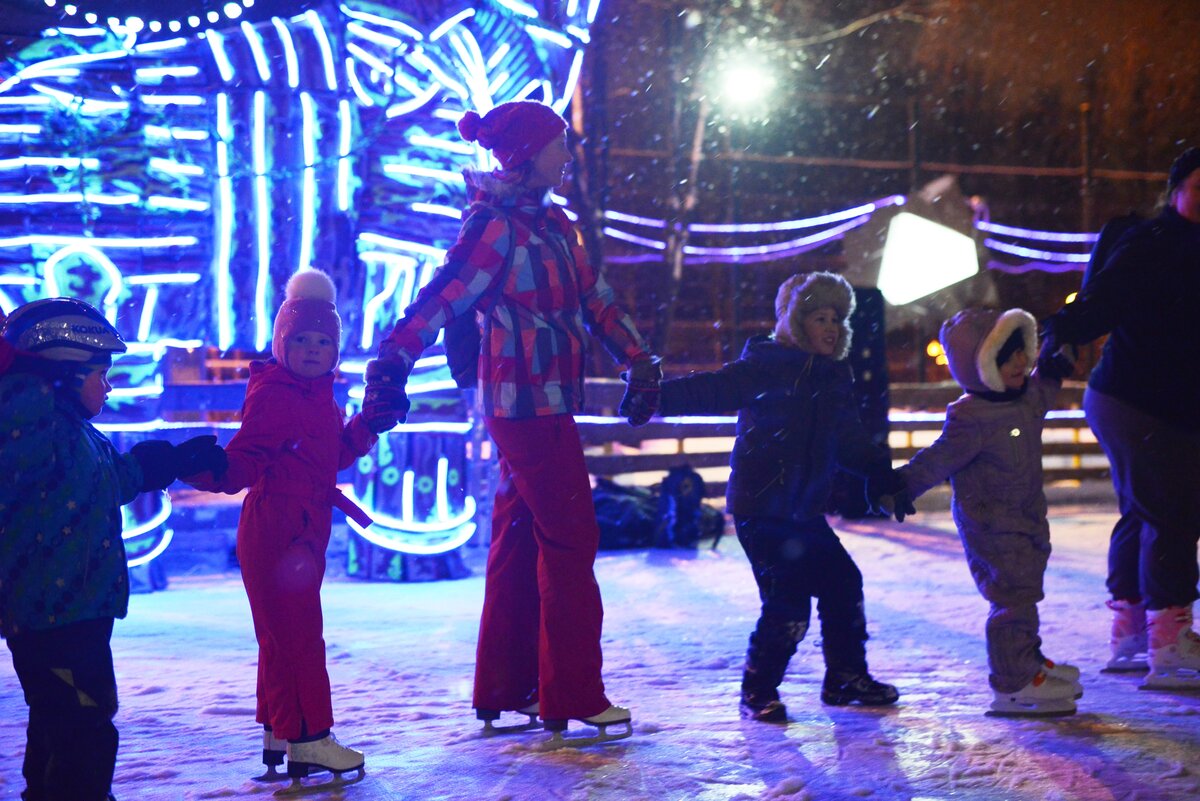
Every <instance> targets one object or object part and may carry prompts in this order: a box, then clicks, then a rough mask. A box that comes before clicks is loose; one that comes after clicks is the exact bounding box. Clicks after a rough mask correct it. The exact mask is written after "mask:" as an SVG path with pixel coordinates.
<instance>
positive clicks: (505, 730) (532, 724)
mask: <svg viewBox="0 0 1200 801" xmlns="http://www.w3.org/2000/svg"><path fill="white" fill-rule="evenodd" d="M541 728H542V724H541V722H539V721H538V719H537V718H535V717H534V716H533V715H530V716H529V721H528V722H526V723H513V724H510V725H507V726H497V725H496V724H495V723H493V722H492V721H490V720H485V721H484V722H483V731H482V732H480V736H481V737H500V736H502V735H505V734H520V733H521V732H525V731H538V730H540V729H541Z"/></svg>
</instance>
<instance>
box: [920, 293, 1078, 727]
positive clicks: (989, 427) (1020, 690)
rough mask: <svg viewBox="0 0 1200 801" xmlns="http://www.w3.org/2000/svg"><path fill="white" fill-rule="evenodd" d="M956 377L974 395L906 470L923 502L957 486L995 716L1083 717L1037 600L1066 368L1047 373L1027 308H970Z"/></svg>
mask: <svg viewBox="0 0 1200 801" xmlns="http://www.w3.org/2000/svg"><path fill="white" fill-rule="evenodd" d="M940 338H941V343H942V348H943V349H944V350H945V352H946V357H947V359H948V360H949V366H950V374H951V375H952V376H953V377H954V380H955V381H957V382H958V383H959V384H960V385H961V386H962V388H963V389H964V390H965V393H964V394H963V395H962V397H960V398H959V399H958V400H956V401H954V402H953V403H951V404H950V405H949V406H948V407H946V422H945V426H944V428H943V429H942V434H941V436H940V437H939V438H938V439H937V441H936V442H934V443H933V444H932V445H930V446H929V447H928V448H925V449H924V450H922V451H920V452H919V453H917V455H916V456H914V457H913V458H912V460H911V461H910V462H909V463H908V464H907V465H905V466H904V467H901V468H900V473H901V474H902V475H903V476H904V479H905V482H906V483H907V485H908V491H909V493H910V496H911V497H912V498H917V497H918V496H920V495H921V494H923V493H924V492H926V491H928V490H929V489H930V488H932V487H934V486H936V485H938V484H940V483H942V482H943V481H945V480H946V479H947V478H949V479H950V484H951V486H952V488H953V490H954V498H953V502H952V505H951V509H952V511H953V515H954V523H955V525H957V526H958V532H959V536H960V537H961V538H962V543H963V549H964V550H965V551H966V556H967V565H968V567H969V568H970V570H971V576H972V577H973V578H974V579H975V584H976V586H977V587H978V588H979V592H980V593H981V594H982V595H983V597H984V598H986V599H987V600H988V602H989V603H991V612H990V614H989V615H988V619H987V627H986V634H987V653H988V665H989V667H990V669H991V675H990V676H989V678H988V681H989V684H990V685H991V687H992V690H993V691H994V699H993V702H992V706H991V712H992V713H993V714H1000V715H1048V714H1070V713H1073V712H1074V711H1075V698H1077V697H1079V696H1080V695H1082V692H1083V691H1082V689H1081V687H1080V686H1079V684H1078V680H1079V670H1078V669H1076V668H1074V667H1072V666H1070V665H1065V664H1055V663H1054V662H1051V661H1050V660H1048V659H1046V658H1045V656H1043V655H1042V652H1041V642H1042V641H1041V638H1040V637H1039V636H1038V611H1037V603H1038V601H1040V600H1042V598H1043V597H1044V595H1043V591H1042V579H1043V576H1044V574H1045V572H1046V563H1047V560H1048V559H1049V556H1050V526H1049V524H1048V523H1047V521H1046V495H1045V492H1044V491H1043V489H1042V421H1043V418H1044V417H1045V415H1046V412H1047V410H1048V409H1049V408H1050V405H1051V403H1053V401H1054V397H1055V396H1056V395H1057V394H1058V391H1059V389H1060V387H1061V386H1062V378H1063V372H1064V370H1063V369H1062V365H1061V363H1060V364H1054V363H1048V364H1040V365H1039V366H1038V369H1037V370H1034V371H1033V373H1032V375H1030V367H1031V358H1030V356H1029V354H1031V353H1036V352H1037V323H1036V321H1035V320H1034V319H1033V316H1032V315H1030V314H1029V312H1026V311H1024V310H1022V309H1010V310H1008V311H1006V312H999V311H994V310H988V309H966V310H964V311H961V312H959V313H958V314H956V315H955V316H954V317H952V318H951V319H949V320H947V321H946V322H945V323H944V324H943V325H942V330H941V335H940Z"/></svg>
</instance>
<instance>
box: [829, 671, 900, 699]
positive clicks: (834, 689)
mask: <svg viewBox="0 0 1200 801" xmlns="http://www.w3.org/2000/svg"><path fill="white" fill-rule="evenodd" d="M899 698H900V693H899V692H898V691H897V690H896V688H895V687H893V686H892V685H890V684H884V683H883V682H881V681H875V679H873V678H871V674H870V673H867V672H865V671H864V672H862V673H859V674H857V675H853V676H843V675H837V674H833V673H827V674H825V683H824V684H823V685H822V687H821V702H822V703H826V704H829V705H830V706H845V705H847V704H861V705H862V706H888V705H889V704H894V703H896V701H897V700H898V699H899Z"/></svg>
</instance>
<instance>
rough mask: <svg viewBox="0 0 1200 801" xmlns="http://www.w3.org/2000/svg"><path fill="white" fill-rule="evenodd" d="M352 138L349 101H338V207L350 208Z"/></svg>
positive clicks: (352, 129) (352, 124)
mask: <svg viewBox="0 0 1200 801" xmlns="http://www.w3.org/2000/svg"><path fill="white" fill-rule="evenodd" d="M353 138H354V117H353V116H352V114H351V112H350V101H349V100H346V99H345V98H342V99H341V100H339V101H338V165H337V197H338V209H339V210H340V211H347V210H349V208H350V200H351V197H350V146H351V144H352V142H353Z"/></svg>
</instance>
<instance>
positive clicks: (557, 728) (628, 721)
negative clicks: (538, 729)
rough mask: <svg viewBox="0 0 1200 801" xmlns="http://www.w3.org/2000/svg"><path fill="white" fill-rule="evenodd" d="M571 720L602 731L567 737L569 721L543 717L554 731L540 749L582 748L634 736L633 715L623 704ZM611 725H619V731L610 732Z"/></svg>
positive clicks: (547, 728)
mask: <svg viewBox="0 0 1200 801" xmlns="http://www.w3.org/2000/svg"><path fill="white" fill-rule="evenodd" d="M571 720H577V721H579V722H580V723H583V724H584V725H587V726H595V727H596V728H597V729H599V730H600V733H599V734H596V735H591V736H588V735H583V736H573V737H567V736H566V731H567V722H568V721H566V720H555V719H551V720H546V719H545V718H543V721H544V723H545V726H546V730H547V731H551V732H554V733H553V734H552V735H551V736H550V739H549V740H546V741H545V742H544V743H542V745H541V746H540V747H539V749H538V750H540V751H557V750H558V749H559V748H582V747H584V746H588V745H596V744H598V743H607V742H609V741H612V740H624V739H625V738H626V737H632V736H633V715H632V714H631V713H630V711H629V710H628V709H626V708H625V707H623V706H610V707H609V708H608V709H606V710H604V711H603V712H601V713H600V714H599V715H592V716H591V717H590V718H571ZM609 726H617V727H618V730H617V732H616V733H614V734H609V732H608V727H609Z"/></svg>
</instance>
